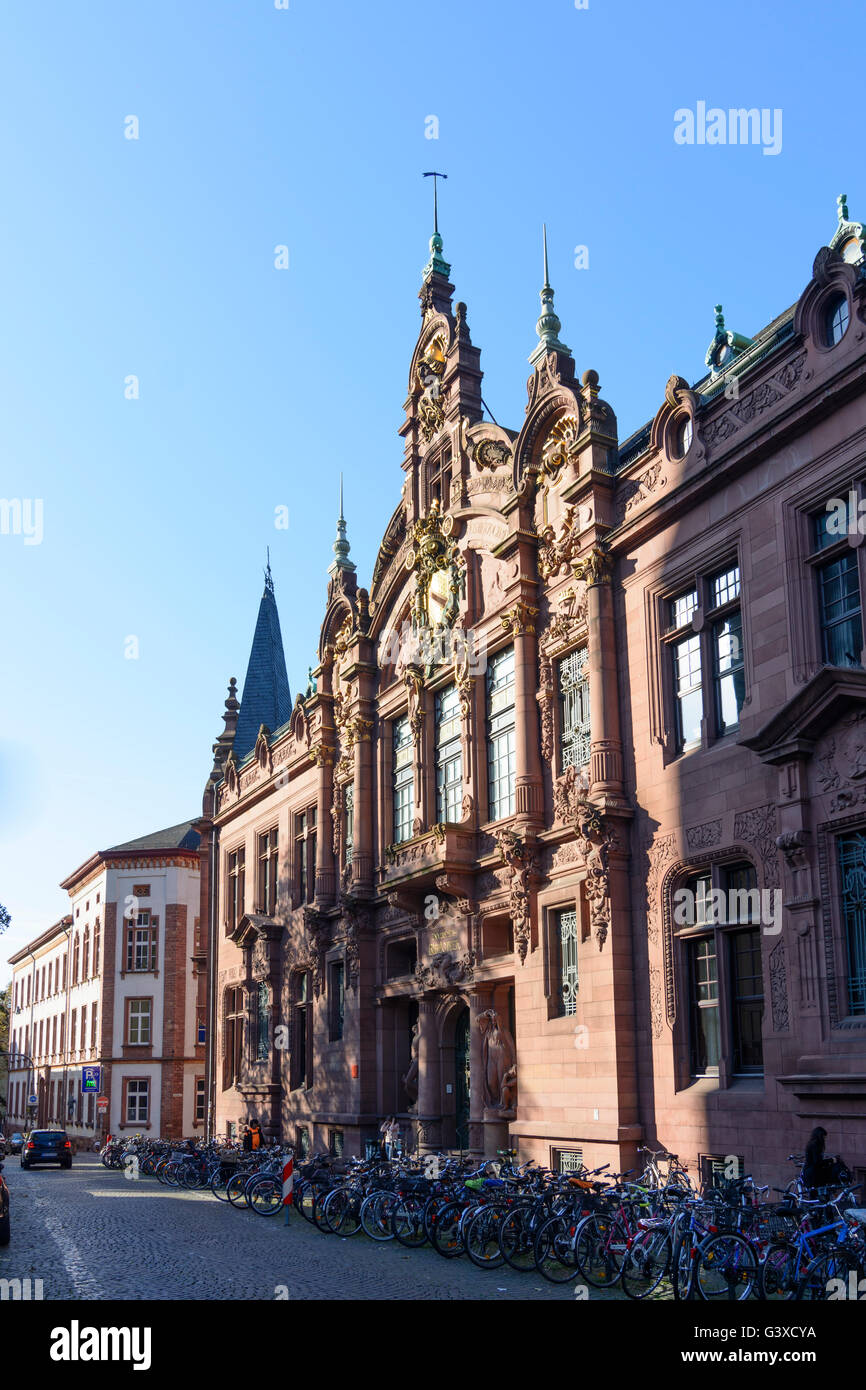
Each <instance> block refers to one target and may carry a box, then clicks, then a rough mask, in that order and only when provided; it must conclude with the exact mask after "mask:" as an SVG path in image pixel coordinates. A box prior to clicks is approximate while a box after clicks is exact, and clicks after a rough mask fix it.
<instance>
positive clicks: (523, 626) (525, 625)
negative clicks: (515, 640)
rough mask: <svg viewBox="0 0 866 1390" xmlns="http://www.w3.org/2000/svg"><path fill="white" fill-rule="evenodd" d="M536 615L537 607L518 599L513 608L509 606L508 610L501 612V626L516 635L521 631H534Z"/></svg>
mask: <svg viewBox="0 0 866 1390" xmlns="http://www.w3.org/2000/svg"><path fill="white" fill-rule="evenodd" d="M537 617H538V609H537V608H533V606H532V604H530V603H524V602H523V600H522V599H519V600H518V601H517V603H515V604H514V606H513V608H509V609H508V612H507V613H504V614H503V616H502V626H503V627H504V628H505V629H506V630H507V631H508V632H513V633H514V635H515V637H516V636H519V635H520V634H521V633H523V632H534V631H535V619H536V618H537Z"/></svg>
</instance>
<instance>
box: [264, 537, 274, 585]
mask: <svg viewBox="0 0 866 1390" xmlns="http://www.w3.org/2000/svg"><path fill="white" fill-rule="evenodd" d="M266 550H267V556H268V563H267V565H266V566H265V589H266V591H267V593H269V594H272V593H273V592H274V580H273V576H272V574H271V547H270V546H267V547H266Z"/></svg>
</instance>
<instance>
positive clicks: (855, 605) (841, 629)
mask: <svg viewBox="0 0 866 1390" xmlns="http://www.w3.org/2000/svg"><path fill="white" fill-rule="evenodd" d="M818 598H819V603H820V613H821V633H822V638H823V643H824V660H825V661H827V662H829V664H830V665H831V666H859V665H860V652H861V649H862V647H863V620H862V616H861V611H860V581H859V577H858V573H857V552H856V551H855V550H848V551H846V552H845V554H844V555H841V556H840V557H839V559H838V560H831V561H830V562H829V563H828V564H826V565H821V567H820V569H819V570H818Z"/></svg>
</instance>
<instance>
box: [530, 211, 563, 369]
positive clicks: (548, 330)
mask: <svg viewBox="0 0 866 1390" xmlns="http://www.w3.org/2000/svg"><path fill="white" fill-rule="evenodd" d="M542 240H543V244H544V285H543V287H542V290H541V318H540V319H539V320H538V323H537V324H536V325H535V331H536V333H537V334H538V339H539V341H538V346H537V347H536V349H535V351H534V352H533V353H532V355H531V357H530V358H529V361H530V363H531V364H532V366H533V367H534V366H535V365H536V363H537V362H540V361H542V359H543V358H545V357H546V356H547V354H548V353H549V352H562V353H567V354H568V355H570V354H571V348H568V347H566V346H565V343H561V342H560V341H559V330H560V329H561V328H562V324H561V323H560V321H559V319H558V317H557V314H556V310H555V309H554V307H553V289H552V287H551V284H550V276H549V274H548V270H547V225H546V223H545V224H542Z"/></svg>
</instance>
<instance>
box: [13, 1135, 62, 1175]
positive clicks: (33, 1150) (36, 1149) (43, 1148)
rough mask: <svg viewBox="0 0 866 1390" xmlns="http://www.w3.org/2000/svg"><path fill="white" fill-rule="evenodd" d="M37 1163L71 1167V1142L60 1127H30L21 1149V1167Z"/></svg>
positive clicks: (33, 1165) (32, 1165)
mask: <svg viewBox="0 0 866 1390" xmlns="http://www.w3.org/2000/svg"><path fill="white" fill-rule="evenodd" d="M37 1163H59V1164H60V1167H61V1168H71V1167H72V1144H71V1142H70V1140H69V1139H67V1137H66V1131H65V1130H62V1129H32V1130H31V1131H30V1133H29V1134H28V1136H27V1138H26V1140H25V1142H24V1148H23V1149H22V1150H21V1167H22V1168H35V1166H36V1164H37Z"/></svg>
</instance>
